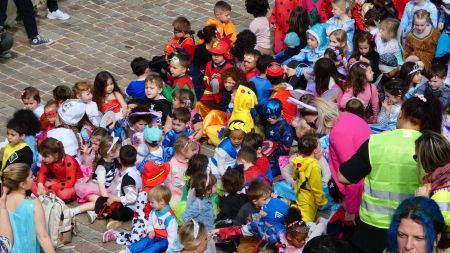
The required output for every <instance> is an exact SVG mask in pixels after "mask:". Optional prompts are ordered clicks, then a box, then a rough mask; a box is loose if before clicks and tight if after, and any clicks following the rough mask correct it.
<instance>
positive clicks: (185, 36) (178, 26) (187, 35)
mask: <svg viewBox="0 0 450 253" xmlns="http://www.w3.org/2000/svg"><path fill="white" fill-rule="evenodd" d="M172 26H173V38H172V40H171V41H169V42H168V43H167V44H166V46H165V48H164V54H165V56H166V60H167V57H168V56H169V55H170V54H172V53H174V50H175V49H182V50H184V51H185V52H186V53H187V54H188V55H189V61H192V59H193V57H194V52H195V41H194V36H193V34H194V31H192V29H191V22H189V20H188V19H187V18H185V17H177V18H176V19H175V20H174V21H173V22H172Z"/></svg>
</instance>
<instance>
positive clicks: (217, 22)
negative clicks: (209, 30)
mask: <svg viewBox="0 0 450 253" xmlns="http://www.w3.org/2000/svg"><path fill="white" fill-rule="evenodd" d="M230 14H231V5H230V4H228V3H227V2H225V1H218V2H216V4H214V18H210V19H208V21H206V25H207V26H208V25H214V26H215V27H216V29H217V32H218V33H219V34H220V35H225V36H227V37H229V38H230V40H231V42H233V43H234V42H235V41H236V36H237V32H236V27H234V25H233V22H232V21H231V19H230ZM199 43H200V42H199Z"/></svg>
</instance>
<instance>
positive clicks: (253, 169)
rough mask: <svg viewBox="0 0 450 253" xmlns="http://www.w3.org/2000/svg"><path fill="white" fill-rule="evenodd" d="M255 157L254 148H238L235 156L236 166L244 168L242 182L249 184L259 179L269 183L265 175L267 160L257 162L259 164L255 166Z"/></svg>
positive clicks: (267, 165) (267, 167)
mask: <svg viewBox="0 0 450 253" xmlns="http://www.w3.org/2000/svg"><path fill="white" fill-rule="evenodd" d="M257 159H258V157H257V154H256V150H254V149H252V148H250V147H242V148H241V149H240V150H239V152H238V154H237V157H236V163H237V164H238V167H242V169H243V170H244V182H245V184H246V185H249V184H250V183H251V182H253V181H254V180H259V181H262V182H263V183H265V184H267V185H270V182H269V180H268V179H267V177H266V173H267V170H268V169H269V162H268V160H266V161H267V163H266V164H258V165H259V166H256V165H255V164H256V161H257ZM239 165H241V166H239Z"/></svg>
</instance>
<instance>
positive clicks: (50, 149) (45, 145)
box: [39, 137, 65, 161]
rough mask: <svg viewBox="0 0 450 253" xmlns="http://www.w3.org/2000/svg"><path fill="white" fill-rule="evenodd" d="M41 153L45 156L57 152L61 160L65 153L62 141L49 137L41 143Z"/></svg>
mask: <svg viewBox="0 0 450 253" xmlns="http://www.w3.org/2000/svg"><path fill="white" fill-rule="evenodd" d="M39 153H40V154H41V155H42V156H43V157H45V156H49V155H55V154H56V155H57V158H58V159H57V160H58V161H59V160H61V159H62V158H63V157H64V155H65V154H64V146H63V144H62V142H60V141H58V140H57V139H55V138H52V137H48V138H47V139H45V140H44V141H43V142H42V143H41V145H39Z"/></svg>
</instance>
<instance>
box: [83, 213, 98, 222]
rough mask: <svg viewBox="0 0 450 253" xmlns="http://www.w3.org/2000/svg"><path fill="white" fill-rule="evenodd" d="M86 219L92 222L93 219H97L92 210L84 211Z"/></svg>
mask: <svg viewBox="0 0 450 253" xmlns="http://www.w3.org/2000/svg"><path fill="white" fill-rule="evenodd" d="M86 214H87V216H88V219H89V223H91V224H92V223H94V221H95V219H97V214H96V213H95V212H94V211H87V212H86Z"/></svg>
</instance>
